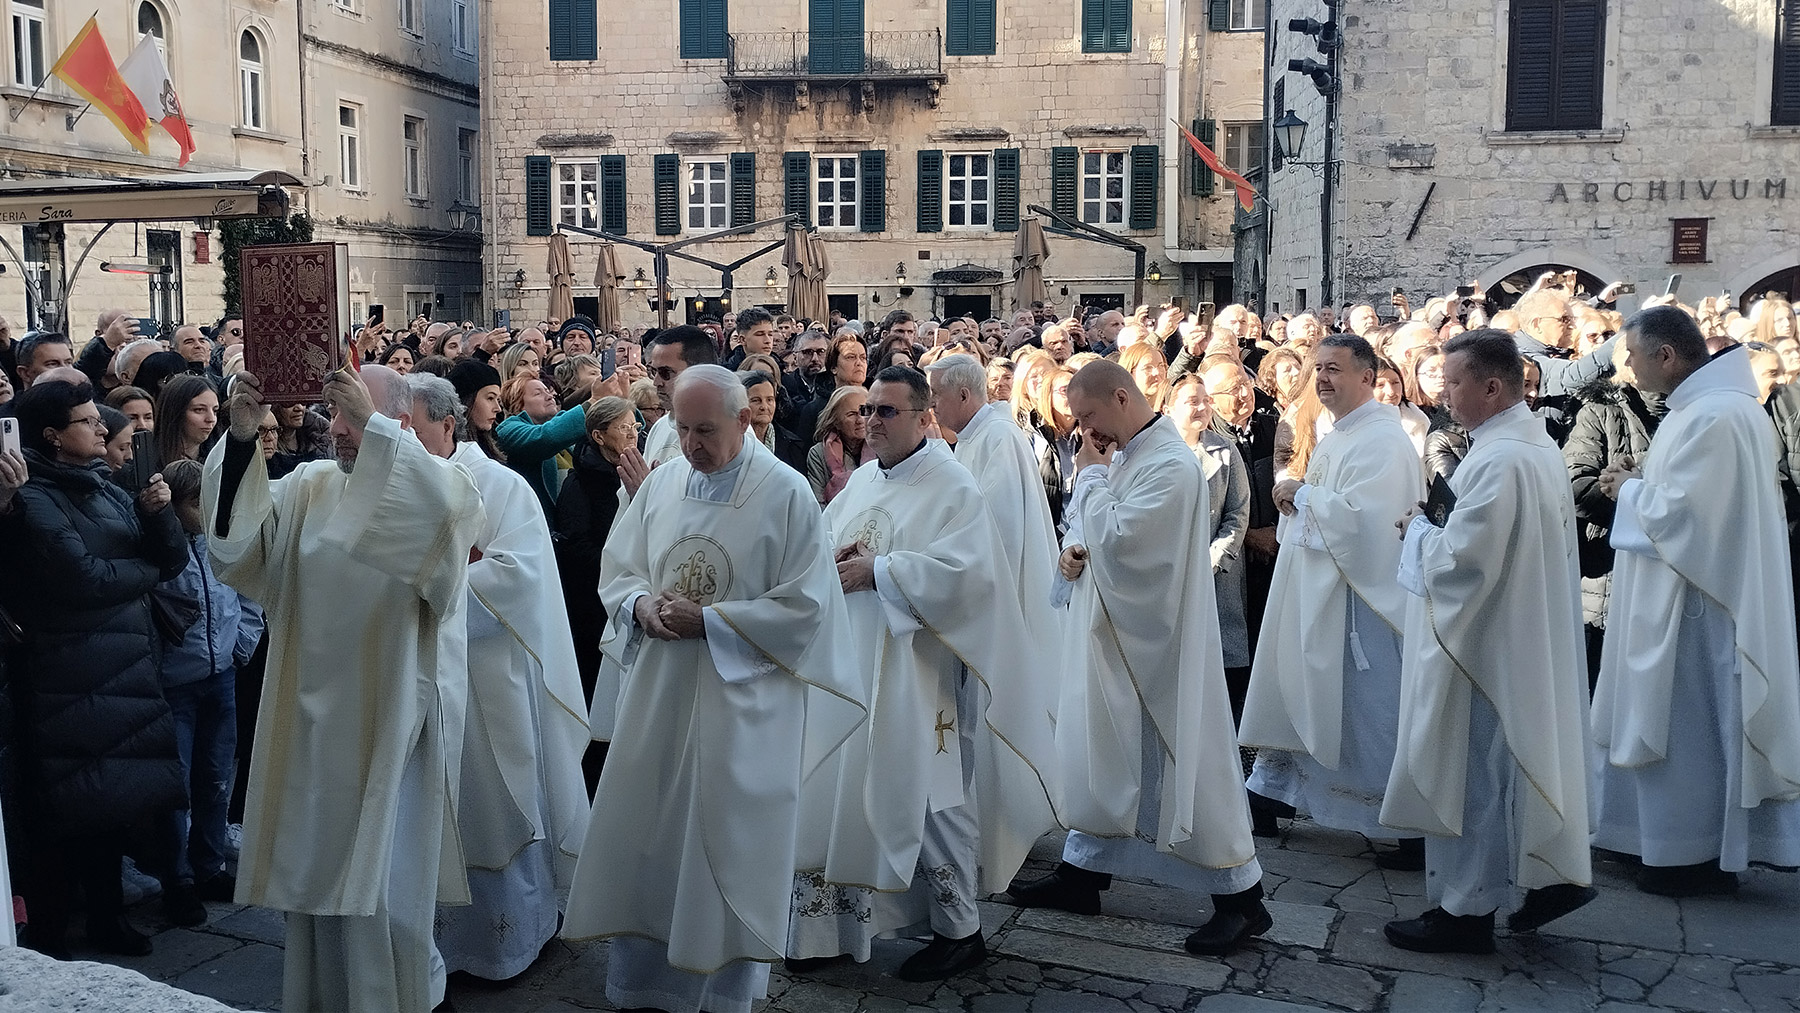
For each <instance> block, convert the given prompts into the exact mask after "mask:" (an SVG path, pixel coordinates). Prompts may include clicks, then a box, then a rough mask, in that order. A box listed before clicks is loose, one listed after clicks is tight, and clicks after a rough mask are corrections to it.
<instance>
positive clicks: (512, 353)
mask: <svg viewBox="0 0 1800 1013" xmlns="http://www.w3.org/2000/svg"><path fill="white" fill-rule="evenodd" d="M542 363H543V357H542V356H540V355H538V352H537V349H535V348H533V347H531V346H530V345H527V344H525V343H523V342H521V343H519V344H516V345H513V346H512V347H510V348H508V349H507V350H506V351H504V352H501V353H500V381H501V382H502V383H504V382H506V381H507V380H510V379H512V378H513V377H515V376H517V375H519V374H520V373H524V374H526V375H528V376H537V375H538V371H539V369H540V367H541V365H542Z"/></svg>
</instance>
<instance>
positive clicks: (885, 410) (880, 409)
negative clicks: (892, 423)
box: [856, 404, 925, 419]
mask: <svg viewBox="0 0 1800 1013" xmlns="http://www.w3.org/2000/svg"><path fill="white" fill-rule="evenodd" d="M922 411H925V409H923V408H895V407H894V406H893V405H891V404H866V405H863V406H862V407H861V408H858V409H857V410H856V414H858V415H861V416H862V417H863V418H865V419H866V418H868V417H869V416H871V415H875V416H879V417H880V418H884V419H892V418H898V417H899V416H900V413H901V412H922Z"/></svg>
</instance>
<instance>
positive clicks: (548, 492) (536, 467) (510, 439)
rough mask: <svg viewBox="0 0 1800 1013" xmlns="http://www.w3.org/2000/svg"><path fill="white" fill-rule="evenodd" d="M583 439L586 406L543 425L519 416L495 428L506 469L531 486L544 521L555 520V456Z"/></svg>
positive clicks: (495, 440) (562, 414)
mask: <svg viewBox="0 0 1800 1013" xmlns="http://www.w3.org/2000/svg"><path fill="white" fill-rule="evenodd" d="M586 435H587V406H586V405H576V406H575V407H573V408H569V409H566V410H564V411H562V412H560V413H558V414H557V416H556V417H555V418H553V419H551V420H550V421H548V422H542V423H539V422H533V421H531V419H529V418H527V417H526V415H525V413H524V412H520V413H519V414H517V415H514V416H513V417H512V418H509V419H501V420H500V424H499V425H498V426H495V427H494V442H496V443H498V444H499V445H500V450H501V451H502V452H503V453H505V454H506V463H507V465H508V466H509V467H511V468H512V469H513V470H514V471H516V472H518V473H519V474H521V475H524V476H525V481H527V482H529V483H531V488H532V490H533V491H535V492H536V493H537V495H538V502H539V503H541V504H542V505H543V507H544V517H545V519H546V520H548V519H549V518H551V517H554V516H556V496H555V493H554V491H553V490H555V489H556V455H557V454H560V453H562V452H563V451H565V450H568V449H570V448H572V447H574V446H575V444H577V443H580V442H581V439H582V437H584V436H586Z"/></svg>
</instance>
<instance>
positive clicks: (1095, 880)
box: [1006, 862, 1112, 915]
mask: <svg viewBox="0 0 1800 1013" xmlns="http://www.w3.org/2000/svg"><path fill="white" fill-rule="evenodd" d="M1111 885H1112V876H1111V875H1110V874H1108V873H1104V872H1092V871H1089V870H1087V869H1083V868H1081V867H1080V866H1075V865H1070V864H1069V863H1067V862H1062V863H1059V864H1058V865H1057V866H1056V868H1055V869H1054V870H1052V871H1051V873H1050V875H1048V876H1045V877H1043V878H1042V879H1036V880H1032V881H1031V882H1029V883H1020V882H1016V881H1015V882H1014V883H1013V884H1012V885H1011V886H1009V887H1007V888H1006V895H1007V896H1008V897H1011V898H1012V901H1013V903H1014V904H1017V905H1018V906H1019V907H1050V908H1056V909H1057V910H1059V911H1068V912H1071V913H1073V914H1078V915H1097V914H1099V913H1100V891H1102V890H1104V889H1106V888H1107V887H1109V886H1111Z"/></svg>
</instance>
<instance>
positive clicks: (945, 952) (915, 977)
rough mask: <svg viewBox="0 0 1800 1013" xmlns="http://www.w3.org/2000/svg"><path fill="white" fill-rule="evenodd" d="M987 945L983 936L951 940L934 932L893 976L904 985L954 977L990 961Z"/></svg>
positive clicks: (978, 933) (979, 934)
mask: <svg viewBox="0 0 1800 1013" xmlns="http://www.w3.org/2000/svg"><path fill="white" fill-rule="evenodd" d="M987 955H988V953H987V941H986V940H984V939H982V938H981V933H980V932H976V933H975V934H974V935H972V936H964V937H963V938H961V939H949V938H946V937H944V936H940V935H938V934H937V933H935V932H933V933H932V934H931V942H929V943H926V944H925V948H924V949H922V950H920V951H919V952H917V953H915V954H913V955H912V956H910V957H907V958H906V962H905V963H904V964H901V965H900V967H899V969H898V970H896V971H895V972H894V977H896V978H899V979H900V980H901V981H942V980H943V979H945V978H950V977H954V976H956V975H958V974H961V973H963V972H964V971H967V970H969V969H970V968H973V967H978V966H980V964H981V962H982V961H984V960H986V959H987Z"/></svg>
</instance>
